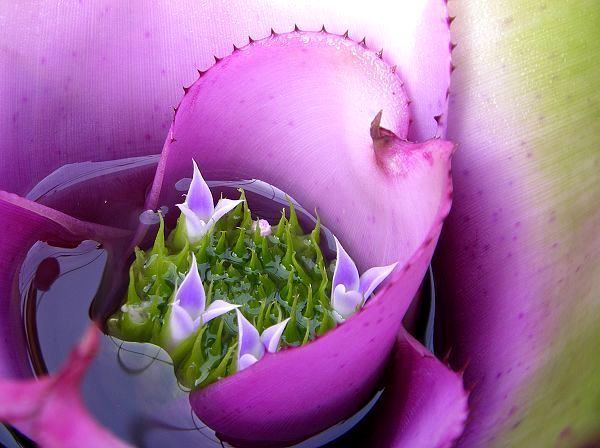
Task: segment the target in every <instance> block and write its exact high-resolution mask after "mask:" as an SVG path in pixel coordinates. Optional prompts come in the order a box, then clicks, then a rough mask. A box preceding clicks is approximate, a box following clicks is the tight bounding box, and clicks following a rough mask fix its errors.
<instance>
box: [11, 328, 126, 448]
mask: <svg viewBox="0 0 600 448" xmlns="http://www.w3.org/2000/svg"><path fill="white" fill-rule="evenodd" d="M98 333H99V331H98V329H97V328H96V327H95V326H93V325H92V326H91V328H90V329H89V330H88V332H87V333H86V334H85V336H84V337H83V338H82V340H81V342H80V343H79V345H78V346H77V347H75V349H74V350H73V351H72V353H71V355H70V357H69V360H68V361H67V363H66V365H65V366H64V367H63V369H62V370H61V371H60V372H59V373H57V374H56V375H53V376H49V377H44V378H40V379H30V380H11V379H0V421H2V422H4V423H9V424H11V425H14V426H15V427H16V428H17V429H19V431H21V432H23V433H24V434H25V435H27V436H28V437H29V438H31V439H32V440H35V441H36V442H37V443H38V444H39V445H40V446H43V447H45V448H75V447H81V446H86V447H90V448H126V447H129V446H130V445H128V444H126V443H125V442H123V441H121V440H119V439H117V438H116V437H115V436H114V435H112V434H111V433H110V432H108V431H107V430H106V429H104V428H103V427H101V426H100V425H99V424H98V423H97V422H96V421H95V420H94V419H93V418H92V417H90V415H89V414H88V412H87V411H86V409H85V406H84V405H83V403H82V401H81V397H80V393H79V386H80V383H81V380H82V378H83V376H84V374H85V372H86V370H87V368H88V366H89V364H90V363H91V362H92V360H93V358H94V356H95V354H96V351H97V348H98Z"/></svg>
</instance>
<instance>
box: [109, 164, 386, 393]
mask: <svg viewBox="0 0 600 448" xmlns="http://www.w3.org/2000/svg"><path fill="white" fill-rule="evenodd" d="M193 167H194V169H193V178H192V181H191V184H190V187H189V190H188V193H187V195H186V199H185V202H184V203H183V204H178V205H177V206H178V207H179V209H180V210H181V215H180V216H179V219H178V220H177V224H176V226H175V228H174V229H173V231H172V232H171V233H170V235H169V237H168V238H166V239H165V226H164V220H163V218H162V215H160V227H159V229H158V232H157V235H156V239H155V241H154V245H153V246H152V248H150V249H148V250H147V251H145V252H144V251H142V250H141V249H139V248H136V250H135V261H134V262H133V264H132V265H131V267H130V268H129V286H128V289H127V293H126V298H125V303H124V304H123V306H122V307H121V309H120V311H119V312H118V313H117V314H116V315H115V316H113V317H112V318H111V319H109V321H108V328H109V332H110V333H111V334H113V335H115V336H117V337H119V338H121V339H124V340H127V341H136V342H153V343H155V344H157V345H159V346H161V347H163V348H164V349H166V350H167V351H168V352H169V353H170V354H171V356H172V358H173V362H174V367H175V371H176V373H177V375H178V378H179V380H180V382H181V383H182V384H183V385H184V386H185V387H187V388H190V389H193V388H196V387H201V386H205V385H207V384H210V383H212V382H214V381H216V380H218V379H219V378H221V377H224V376H227V375H230V374H232V373H235V372H236V371H238V370H243V369H245V368H247V367H249V366H250V365H252V364H254V363H255V362H257V361H259V360H260V359H261V358H262V357H263V355H264V353H265V350H266V351H267V352H269V353H274V352H276V351H277V349H278V347H279V346H280V345H281V347H295V346H300V345H303V344H307V343H308V342H310V341H312V340H313V339H315V338H316V337H317V336H321V335H323V334H325V333H326V332H327V331H328V330H330V329H332V328H334V327H335V326H336V322H342V321H344V320H345V319H347V318H349V317H350V316H351V315H353V314H354V313H356V312H357V311H358V310H359V309H360V308H362V306H363V305H364V304H365V302H366V301H367V299H369V297H370V296H371V295H372V293H373V292H374V290H375V288H377V286H379V284H380V283H381V282H383V281H384V280H385V278H386V277H388V276H389V275H390V273H391V272H392V270H393V269H394V267H395V266H396V264H395V263H394V264H392V265H390V266H385V267H375V268H371V269H369V270H367V271H366V272H365V273H364V274H363V275H362V276H361V277H360V278H359V275H358V270H357V268H356V265H355V264H354V261H352V259H351V258H350V257H349V255H348V254H347V253H346V251H345V250H344V248H343V247H342V246H341V244H340V242H339V241H338V240H337V239H335V242H336V259H335V260H328V259H327V257H326V256H324V254H323V251H322V250H321V247H320V240H321V223H320V220H319V219H317V221H316V226H315V227H314V229H313V230H312V231H311V232H310V233H308V234H305V233H304V231H303V229H302V227H301V225H300V223H299V221H298V217H297V215H296V210H295V207H294V204H293V203H292V201H289V215H286V210H285V209H284V210H282V215H281V219H280V220H279V222H278V223H277V224H276V225H274V226H271V225H270V224H269V223H268V222H267V221H266V220H263V219H260V218H256V219H253V217H252V213H251V211H250V207H249V205H248V203H247V201H246V198H245V195H244V191H243V190H242V191H241V195H240V199H237V200H231V199H223V198H222V199H220V200H219V201H218V202H217V205H216V206H214V205H213V196H212V194H211V192H210V189H209V187H208V185H207V184H206V182H205V181H204V179H203V177H202V175H201V173H200V170H199V169H198V165H197V164H196V163H195V162H194V163H193ZM159 214H160V212H159ZM332 273H333V275H332ZM233 310H235V311H236V314H237V320H235V319H234V315H233V313H231V311H233ZM280 340H281V343H280Z"/></svg>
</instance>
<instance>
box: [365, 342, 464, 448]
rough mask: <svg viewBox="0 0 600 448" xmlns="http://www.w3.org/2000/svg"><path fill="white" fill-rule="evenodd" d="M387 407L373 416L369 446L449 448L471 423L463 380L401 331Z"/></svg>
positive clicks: (392, 370) (387, 396) (390, 379)
mask: <svg viewBox="0 0 600 448" xmlns="http://www.w3.org/2000/svg"><path fill="white" fill-rule="evenodd" d="M388 378H389V381H388V383H387V386H386V391H385V394H384V395H383V402H382V403H381V404H380V405H379V407H378V411H377V413H376V414H375V415H374V416H373V420H374V421H375V422H376V423H375V427H374V428H373V430H372V431H371V436H372V439H373V440H372V441H371V446H380V447H405V446H406V447H412V448H431V447H435V448H449V447H451V446H453V445H454V442H455V441H456V439H457V438H458V437H459V436H460V435H461V433H462V430H463V427H464V425H465V423H466V420H467V414H468V406H467V393H466V392H465V390H464V389H463V382H462V375H461V374H458V373H455V372H452V371H451V370H450V369H448V368H447V367H446V366H445V365H444V364H442V362H441V361H439V360H438V359H437V358H436V357H435V356H434V355H433V354H431V353H430V352H428V351H427V350H426V349H425V347H423V346H422V345H421V344H420V343H419V342H418V341H416V340H415V339H414V338H413V337H412V336H410V335H409V334H408V333H407V332H406V331H404V330H402V332H401V334H400V336H399V337H398V340H397V342H396V350H395V351H394V355H393V360H392V364H391V369H390V371H388Z"/></svg>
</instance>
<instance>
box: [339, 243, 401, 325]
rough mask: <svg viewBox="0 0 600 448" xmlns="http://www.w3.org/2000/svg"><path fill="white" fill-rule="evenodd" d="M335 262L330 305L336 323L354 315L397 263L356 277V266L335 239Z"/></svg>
mask: <svg viewBox="0 0 600 448" xmlns="http://www.w3.org/2000/svg"><path fill="white" fill-rule="evenodd" d="M335 247H336V256H337V262H336V265H335V271H334V272H333V282H332V283H333V284H332V288H331V303H332V305H333V310H334V311H335V313H336V314H337V316H336V318H337V320H338V322H343V321H344V320H346V319H348V318H349V317H350V316H352V315H353V314H354V313H356V312H357V311H358V310H359V309H360V308H361V307H362V306H363V305H364V304H365V302H366V301H367V300H368V299H369V297H370V296H371V294H372V293H373V291H375V288H377V287H378V286H379V285H380V284H381V283H382V282H383V281H384V280H385V279H386V278H387V277H388V276H389V275H390V274H391V273H392V271H393V270H394V268H395V267H396V265H397V264H398V263H392V264H390V265H388V266H382V267H374V268H370V269H368V270H367V271H366V272H365V273H364V274H363V275H361V276H359V275H358V269H357V268H356V264H354V261H352V258H350V256H349V255H348V253H347V252H346V251H345V250H344V248H343V247H342V245H341V244H340V242H339V241H338V239H337V238H336V239H335Z"/></svg>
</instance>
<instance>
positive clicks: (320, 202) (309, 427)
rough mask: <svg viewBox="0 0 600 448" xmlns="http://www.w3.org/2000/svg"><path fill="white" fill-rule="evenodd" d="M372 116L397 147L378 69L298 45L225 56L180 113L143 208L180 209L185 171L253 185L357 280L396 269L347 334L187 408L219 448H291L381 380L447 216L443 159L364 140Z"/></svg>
mask: <svg viewBox="0 0 600 448" xmlns="http://www.w3.org/2000/svg"><path fill="white" fill-rule="evenodd" d="M341 73H343V75H340V74H341ZM381 109H383V110H384V115H383V119H384V120H385V117H386V115H385V114H386V112H387V117H388V118H387V121H388V123H389V127H391V128H392V130H394V131H396V132H397V133H399V134H400V135H405V133H406V131H407V124H408V114H407V109H406V102H405V96H404V94H403V90H402V87H401V83H400V80H399V78H398V75H397V74H396V73H394V71H393V70H392V69H391V68H390V67H389V66H388V65H387V64H385V63H384V62H383V61H381V60H380V59H379V58H378V56H377V55H376V54H375V53H374V52H372V51H370V50H368V49H365V48H364V47H363V46H361V45H360V44H357V43H354V42H352V41H351V40H349V39H344V38H343V37H339V36H332V35H329V34H326V33H301V32H296V33H292V34H289V35H279V36H274V37H270V38H268V39H266V40H264V41H257V42H255V43H254V44H251V45H250V46H249V47H248V48H245V49H242V50H241V51H238V52H235V53H234V54H233V55H232V56H231V57H229V58H226V59H224V60H223V61H221V62H220V63H219V64H217V65H216V66H215V67H213V68H212V69H211V70H209V71H208V72H206V73H205V74H204V75H202V76H201V77H200V78H199V80H198V81H197V82H196V83H194V84H193V85H192V86H191V87H190V88H189V90H188V91H187V94H186V96H185V97H184V99H183V101H182V103H181V104H180V106H179V108H178V112H177V114H176V117H175V120H174V123H173V125H172V128H171V132H170V135H169V138H168V139H167V142H166V143H165V147H164V150H163V154H162V159H161V162H160V164H159V169H158V173H157V177H156V179H155V183H154V188H153V190H152V191H151V193H150V196H149V198H150V199H149V203H148V205H149V207H151V208H156V207H158V206H160V205H165V204H171V203H172V202H173V201H177V200H178V198H179V197H180V194H181V193H180V192H178V191H177V190H176V189H175V183H176V182H177V181H178V180H179V179H180V178H183V177H189V175H190V172H189V171H190V167H191V165H192V164H191V160H192V159H195V160H196V161H197V162H198V164H199V166H202V167H203V168H202V169H203V175H204V176H205V177H206V178H207V179H211V178H215V177H217V178H223V177H233V178H244V177H257V178H260V179H261V180H265V181H267V182H269V183H271V184H273V185H275V186H277V187H278V188H281V189H282V190H284V191H288V192H292V194H293V195H294V197H295V198H296V199H297V200H298V201H299V202H300V203H301V204H302V205H303V206H305V207H307V208H309V209H312V208H317V209H318V210H319V214H320V216H321V219H322V221H323V222H324V223H325V224H326V225H327V226H328V227H329V228H330V229H331V230H332V231H333V232H334V234H335V235H336V236H338V237H339V238H340V240H342V241H344V246H345V247H346V248H347V250H348V252H349V253H352V255H353V257H354V259H355V260H356V261H357V265H358V266H359V267H362V268H364V267H365V266H373V265H385V264H389V263H392V262H396V261H399V262H400V263H399V267H398V269H397V271H396V272H395V273H394V274H393V275H392V277H391V278H390V280H389V282H388V284H386V286H385V287H384V288H383V289H382V290H381V292H379V294H378V295H376V296H375V297H374V298H373V299H372V300H370V301H369V302H368V303H367V305H366V306H365V308H364V309H363V311H361V312H360V313H358V314H357V315H356V316H354V317H352V318H351V319H349V320H348V321H347V323H345V324H344V325H341V326H339V327H338V328H337V329H336V330H334V331H332V332H330V333H328V334H326V335H325V336H324V337H322V338H320V339H318V340H317V341H315V342H312V343H310V344H308V345H306V346H303V347H302V348H298V349H293V350H286V351H283V352H280V353H277V354H274V355H270V354H267V355H265V357H264V358H263V359H262V360H261V361H260V362H258V363H256V364H255V365H253V366H251V367H249V368H247V369H245V370H244V371H242V372H240V373H238V374H236V375H233V376H231V377H228V378H225V379H223V380H220V381H218V382H217V383H215V384H213V385H211V386H209V387H207V388H205V389H202V390H200V391H198V392H196V393H194V394H193V395H192V397H191V402H192V405H193V406H194V409H195V411H196V412H197V413H198V415H199V417H200V418H201V419H202V420H204V421H205V422H206V423H207V424H208V425H209V426H211V427H212V428H214V429H215V430H217V431H218V432H219V433H221V435H222V436H223V437H224V438H226V439H227V440H233V441H236V442H237V443H243V444H259V445H265V444H267V445H269V444H274V445H277V444H284V443H289V442H295V441H298V440H301V439H303V438H304V437H306V436H309V435H311V434H314V433H316V432H318V431H319V430H321V429H324V428H326V427H328V426H330V425H332V424H334V423H336V422H338V421H339V420H341V419H343V418H345V417H347V416H348V415H349V414H351V413H352V412H353V411H356V410H357V409H358V408H359V407H360V406H361V405H362V404H364V402H365V401H366V400H367V399H368V398H369V396H370V394H372V393H373V391H374V387H375V385H376V383H377V381H378V380H379V379H380V376H381V373H382V369H383V367H384V365H385V362H386V361H387V359H388V356H389V354H390V351H391V350H392V348H393V344H394V341H395V338H396V333H397V331H398V329H399V327H400V322H401V319H402V316H403V315H404V312H405V311H406V308H407V307H408V304H409V303H410V301H411V299H412V297H413V295H414V294H415V292H416V291H417V288H418V286H419V284H420V282H421V279H422V276H423V273H424V272H425V270H426V266H427V264H428V262H429V260H430V257H431V254H432V251H433V248H434V246H435V242H436V240H437V236H438V234H439V231H440V229H441V224H442V219H443V217H444V216H445V215H446V214H447V212H448V210H449V207H450V192H451V182H450V178H449V168H450V164H449V162H450V156H451V153H452V149H453V145H452V144H450V143H448V142H445V141H442V140H431V141H428V142H425V143H422V144H410V143H407V142H405V141H404V140H401V139H399V138H397V137H396V136H394V135H393V134H392V133H391V132H390V131H387V130H385V129H380V128H379V127H378V123H379V122H378V121H376V122H375V127H374V129H371V127H372V121H373V118H374V117H375V116H376V115H377V112H378V111H379V110H381ZM372 138H376V140H377V141H376V143H375V144H374V143H373V140H372ZM307 173H310V176H308V175H306V174H307ZM349 173H351V175H350V174H349ZM389 197H394V198H395V201H393V202H390V201H389V200H387V198H389ZM374 227H376V229H377V231H376V232H374V231H373V228H374ZM365 241H369V244H364V242H365ZM350 340H352V341H364V343H362V344H348V341H350ZM315 365H318V375H317V374H315Z"/></svg>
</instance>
